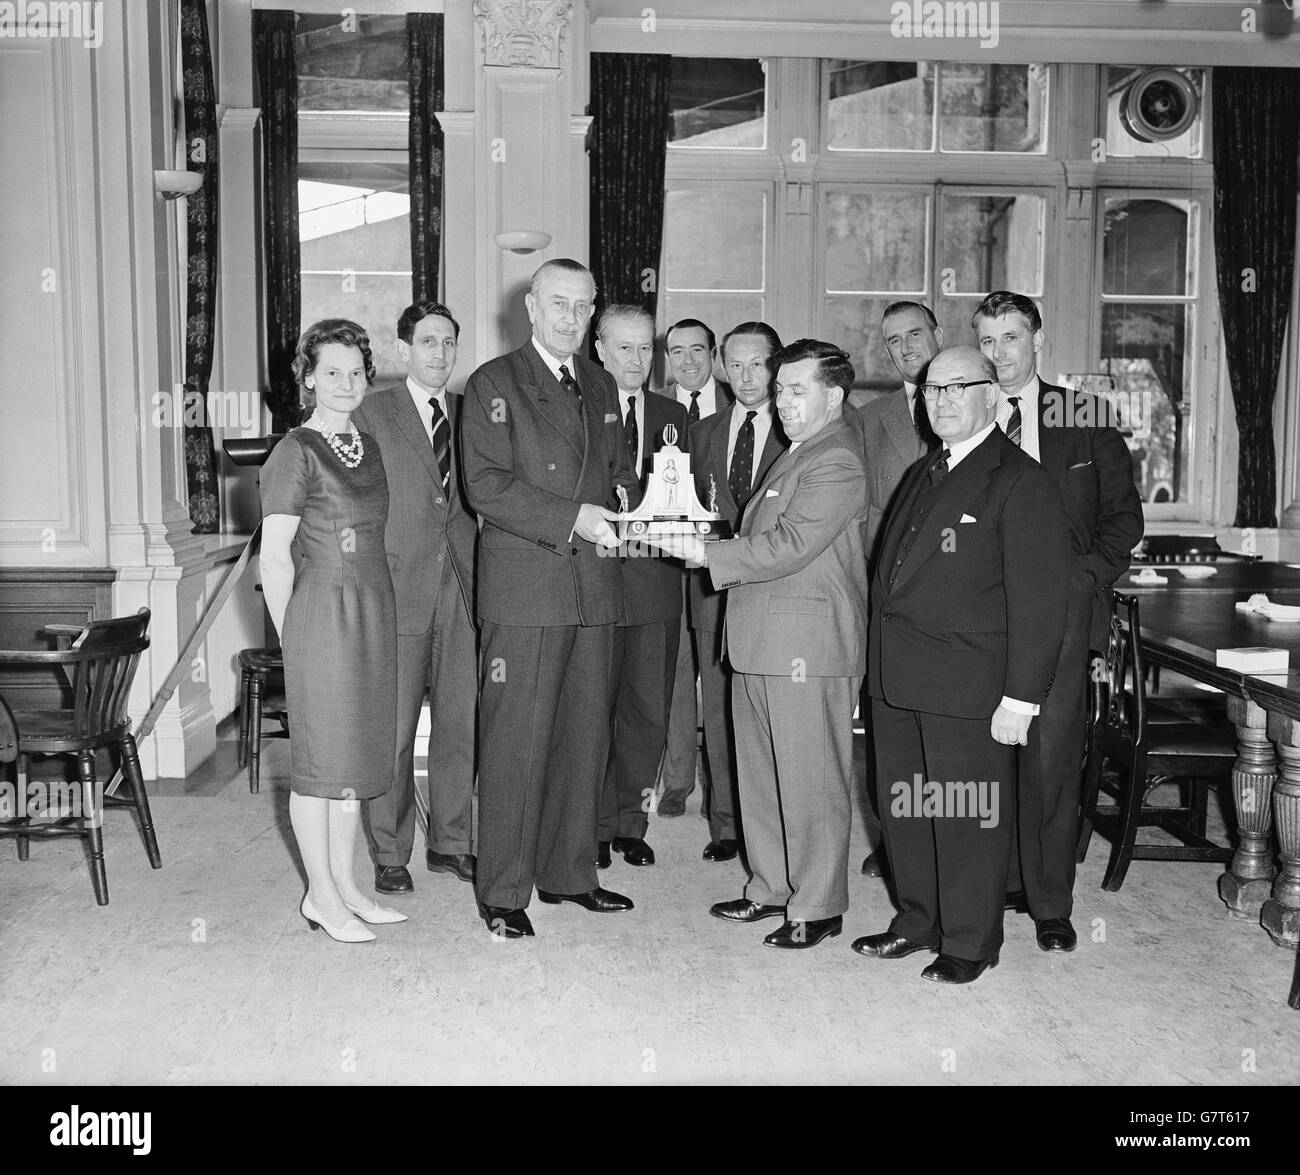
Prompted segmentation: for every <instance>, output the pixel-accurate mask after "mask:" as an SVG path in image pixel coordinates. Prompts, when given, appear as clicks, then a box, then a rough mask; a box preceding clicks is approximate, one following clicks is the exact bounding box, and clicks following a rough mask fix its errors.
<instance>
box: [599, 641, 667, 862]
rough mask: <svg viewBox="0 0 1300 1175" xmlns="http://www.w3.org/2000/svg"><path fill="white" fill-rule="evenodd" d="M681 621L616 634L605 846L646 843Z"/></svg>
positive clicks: (603, 803)
mask: <svg viewBox="0 0 1300 1175" xmlns="http://www.w3.org/2000/svg"><path fill="white" fill-rule="evenodd" d="M681 626H682V624H681V620H680V618H678V617H674V618H673V619H672V620H655V621H652V622H651V623H650V624H630V625H628V626H627V627H625V628H616V629H615V630H614V658H613V666H612V680H613V683H614V685H613V689H612V690H611V697H610V715H609V721H610V747H609V764H608V766H607V768H606V771H605V786H604V788H603V789H602V791H601V800H600V836H599V839H601V840H613V839H614V837H616V836H621V837H634V838H638V839H640V838H644V837H645V834H646V828H647V827H648V826H649V822H650V817H649V815H648V813H649V811H650V802H651V797H652V796H653V795H654V790H655V776H656V775H657V773H658V771H659V760H660V759H661V758H663V753H664V743H665V741H666V740H667V737H668V715H669V713H670V712H671V710H672V703H673V682H674V679H675V677H676V672H677V638H678V636H679V634H680V632H681Z"/></svg>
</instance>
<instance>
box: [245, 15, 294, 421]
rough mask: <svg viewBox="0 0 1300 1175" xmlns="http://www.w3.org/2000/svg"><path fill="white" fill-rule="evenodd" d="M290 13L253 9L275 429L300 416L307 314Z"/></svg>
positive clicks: (269, 388) (269, 374)
mask: <svg viewBox="0 0 1300 1175" xmlns="http://www.w3.org/2000/svg"><path fill="white" fill-rule="evenodd" d="M296 22H297V18H296V17H295V16H294V14H293V13H292V12H272V11H269V10H267V9H258V10H257V11H255V12H254V13H253V53H254V56H255V57H256V58H257V79H258V84H259V86H260V88H261V98H260V101H261V106H262V167H263V174H262V255H263V261H264V264H265V268H266V366H267V386H266V388H265V391H264V395H265V397H266V403H267V407H269V408H270V409H271V420H272V428H273V430H274V431H275V432H284V431H286V430H287V429H290V428H293V427H294V426H295V425H296V424H297V423H298V419H299V417H300V416H301V412H300V411H299V408H298V387H297V384H296V383H295V382H294V378H293V353H294V349H295V348H296V347H297V345H298V335H299V333H300V331H299V319H300V318H301V317H302V278H301V273H300V271H301V268H302V261H301V252H300V249H299V246H298V67H297V62H296V59H295V57H294V48H293V34H294V25H295V24H296Z"/></svg>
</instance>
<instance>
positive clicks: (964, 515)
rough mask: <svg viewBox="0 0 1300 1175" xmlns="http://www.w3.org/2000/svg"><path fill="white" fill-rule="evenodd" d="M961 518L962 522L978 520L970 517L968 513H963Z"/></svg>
mask: <svg viewBox="0 0 1300 1175" xmlns="http://www.w3.org/2000/svg"><path fill="white" fill-rule="evenodd" d="M961 520H962V522H976V521H978V520H977V519H974V518H972V517H971V516H970V515H969V514H963V515H962V516H961ZM958 525H960V523H959V524H958Z"/></svg>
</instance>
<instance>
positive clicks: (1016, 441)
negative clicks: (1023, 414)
mask: <svg viewBox="0 0 1300 1175" xmlns="http://www.w3.org/2000/svg"><path fill="white" fill-rule="evenodd" d="M1007 403H1008V404H1010V405H1011V415H1010V416H1009V417H1008V418H1007V428H1006V433H1007V440H1009V441H1010V442H1011V443H1012V444H1013V445H1016V446H1017V447H1019V445H1020V430H1021V428H1022V427H1023V426H1024V422H1023V421H1022V420H1021V418H1020V397H1019V396H1008V397H1007Z"/></svg>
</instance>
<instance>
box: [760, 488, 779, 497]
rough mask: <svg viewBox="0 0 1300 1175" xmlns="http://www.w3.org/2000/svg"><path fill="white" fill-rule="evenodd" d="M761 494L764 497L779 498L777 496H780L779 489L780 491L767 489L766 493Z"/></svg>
mask: <svg viewBox="0 0 1300 1175" xmlns="http://www.w3.org/2000/svg"><path fill="white" fill-rule="evenodd" d="M763 496H764V497H765V498H779V497H780V496H781V491H780V490H768V491H767V493H766V494H764V495H763Z"/></svg>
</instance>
